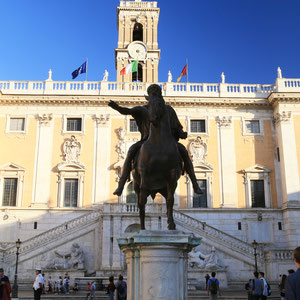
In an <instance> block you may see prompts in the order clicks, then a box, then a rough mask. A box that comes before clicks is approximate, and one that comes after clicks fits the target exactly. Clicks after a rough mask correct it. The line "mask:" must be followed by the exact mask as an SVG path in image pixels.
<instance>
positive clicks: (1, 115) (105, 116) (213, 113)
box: [0, 0, 300, 286]
mask: <svg viewBox="0 0 300 300" xmlns="http://www.w3.org/2000/svg"><path fill="white" fill-rule="evenodd" d="M158 21H159V8H158V7H157V2H146V1H139V0H135V1H120V5H119V6H118V8H117V24H118V33H119V36H118V44H117V48H116V49H115V64H116V70H117V81H116V82H112V81H109V80H108V79H107V76H106V77H105V78H104V80H102V81H100V82H91V81H82V82H80V81H73V82H70V81H59V82H58V81H53V80H52V73H51V70H50V71H49V75H48V78H47V79H46V80H45V81H39V82H35V81H23V82H20V81H18V82H14V81H1V82H0V145H1V147H0V220H1V221H0V265H2V264H3V266H4V267H5V268H6V270H7V273H8V274H9V275H10V277H11V278H12V276H13V275H14V268H15V251H16V248H15V241H16V240H17V239H18V238H19V239H20V240H21V241H22V244H21V248H20V256H19V278H20V280H21V281H22V280H23V281H24V282H26V280H29V281H30V280H31V279H32V278H33V272H32V270H33V269H34V268H35V267H36V266H37V265H39V266H41V267H42V268H46V266H47V264H49V262H51V261H53V259H54V258H55V254H54V251H56V250H59V251H60V252H64V251H65V252H66V251H68V250H69V249H70V247H71V246H72V245H73V244H74V243H77V244H79V245H80V247H81V248H82V251H83V253H84V257H85V264H84V270H83V273H84V274H85V275H92V276H98V277H101V276H106V275H107V274H110V273H115V274H119V273H120V272H123V271H124V270H125V269H126V267H125V265H124V256H123V254H122V253H121V251H120V250H119V247H118V243H117V238H118V237H120V235H122V234H124V233H125V232H133V231H136V230H138V223H139V217H138V209H137V205H136V196H135V194H134V192H133V186H132V182H131V181H129V182H128V183H127V184H126V186H125V189H124V192H123V194H122V196H121V197H117V196H114V195H113V191H114V190H115V189H116V187H117V183H118V179H119V176H120V172H121V168H122V165H123V163H124V159H125V157H126V153H127V151H128V148H129V147H130V146H131V145H132V144H133V143H135V142H136V141H138V140H139V133H138V130H137V126H136V124H135V121H134V120H133V119H132V118H131V117H130V116H122V115H120V114H118V113H117V112H116V111H114V110H112V109H111V108H110V107H108V102H109V100H110V99H112V100H114V101H116V102H117V103H118V104H119V105H121V106H126V107H133V106H135V105H144V104H145V103H146V100H145V97H144V95H145V94H146V90H147V87H148V86H149V85H150V84H152V83H158V84H159V85H160V86H161V87H162V91H163V96H164V99H165V101H166V102H167V103H168V104H170V105H172V107H173V108H174V109H175V110H176V112H177V115H178V117H179V120H180V121H181V123H182V125H183V127H184V130H185V131H187V133H188V138H187V139H186V140H181V142H182V143H183V144H184V145H185V146H186V147H187V149H188V151H189V154H190V157H191V159H192V162H193V164H194V168H195V173H196V177H197V179H198V182H199V185H200V187H201V188H202V190H203V192H204V193H203V195H201V196H200V197H198V196H197V195H194V192H193V189H192V186H191V182H190V180H189V178H188V176H187V175H186V174H185V175H184V176H182V177H181V179H180V180H179V182H178V187H177V190H176V195H175V212H174V218H175V222H176V224H177V228H178V229H180V230H183V231H188V232H193V233H194V234H195V235H197V236H200V237H202V238H203V239H202V244H201V246H200V248H201V252H203V253H210V252H211V249H212V247H214V248H215V249H216V254H217V257H218V266H219V267H218V268H219V270H220V271H222V272H223V273H224V274H225V275H224V276H225V277H226V278H227V282H228V285H231V286H232V285H234V284H239V283H241V282H244V281H246V280H248V278H250V277H251V276H252V275H251V273H252V272H253V270H254V266H255V256H254V249H253V245H252V243H253V241H254V240H255V241H256V242H257V243H258V246H257V250H256V251H257V257H256V258H257V263H258V267H259V269H260V270H264V271H265V273H266V274H267V278H268V279H269V280H270V281H273V282H276V281H277V280H278V279H279V275H280V274H283V273H286V272H287V269H288V268H292V267H293V259H292V253H291V250H293V249H294V248H295V247H296V246H299V244H300V168H299V166H300V79H292V78H284V77H283V76H282V74H281V70H280V69H278V71H277V78H276V79H275V82H274V84H268V85H265V84H230V83H226V82H225V77H224V76H222V82H221V83H217V84H209V83H176V82H172V78H171V74H169V80H168V82H159V81H158V66H159V59H160V49H159V45H158V40H157V29H158ZM164 51H167V49H164ZM133 60H138V72H136V73H132V74H128V75H124V76H121V75H120V70H121V69H122V68H124V67H125V66H126V65H127V64H129V63H130V62H131V61H133ZM165 211H166V209H165V202H164V199H163V198H162V197H157V198H156V199H154V200H153V199H151V198H150V199H149V201H148V207H147V219H146V227H147V228H148V229H166V216H165ZM192 271H195V269H193V270H192ZM195 272H196V271H195ZM225 277H224V278H225ZM203 281H204V278H203ZM241 284H242V283H241Z"/></svg>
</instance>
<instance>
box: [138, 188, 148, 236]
mask: <svg viewBox="0 0 300 300" xmlns="http://www.w3.org/2000/svg"><path fill="white" fill-rule="evenodd" d="M147 197H148V194H147V192H146V191H145V190H143V189H141V190H140V195H139V197H138V206H139V213H140V223H141V230H144V229H145V205H146V203H147Z"/></svg>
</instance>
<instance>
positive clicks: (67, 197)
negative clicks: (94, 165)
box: [64, 179, 78, 207]
mask: <svg viewBox="0 0 300 300" xmlns="http://www.w3.org/2000/svg"><path fill="white" fill-rule="evenodd" d="M77 200H78V179H65V193H64V207H77Z"/></svg>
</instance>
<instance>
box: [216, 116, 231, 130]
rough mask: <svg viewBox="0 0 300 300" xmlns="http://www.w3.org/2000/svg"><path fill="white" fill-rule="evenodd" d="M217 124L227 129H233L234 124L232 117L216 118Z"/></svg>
mask: <svg viewBox="0 0 300 300" xmlns="http://www.w3.org/2000/svg"><path fill="white" fill-rule="evenodd" d="M216 122H217V124H218V125H219V127H226V128H229V127H231V124H232V117H225V116H223V117H219V116H218V117H216Z"/></svg>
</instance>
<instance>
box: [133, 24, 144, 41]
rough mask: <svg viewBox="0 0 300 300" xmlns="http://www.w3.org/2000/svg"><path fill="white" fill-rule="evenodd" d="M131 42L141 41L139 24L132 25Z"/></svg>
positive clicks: (141, 35)
mask: <svg viewBox="0 0 300 300" xmlns="http://www.w3.org/2000/svg"><path fill="white" fill-rule="evenodd" d="M132 41H133V42H134V41H141V42H142V41H143V25H142V24H141V23H137V22H136V23H135V24H134V26H133V36H132Z"/></svg>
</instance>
